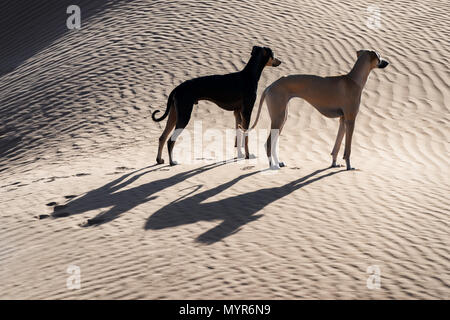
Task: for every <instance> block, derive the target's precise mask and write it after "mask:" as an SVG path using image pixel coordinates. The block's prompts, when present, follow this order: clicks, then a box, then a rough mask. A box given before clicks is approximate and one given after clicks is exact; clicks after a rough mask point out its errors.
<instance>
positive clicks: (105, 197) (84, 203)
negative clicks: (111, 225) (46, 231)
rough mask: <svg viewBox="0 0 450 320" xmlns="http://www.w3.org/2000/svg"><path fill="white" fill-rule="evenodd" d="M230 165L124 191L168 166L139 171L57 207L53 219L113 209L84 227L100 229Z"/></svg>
mask: <svg viewBox="0 0 450 320" xmlns="http://www.w3.org/2000/svg"><path fill="white" fill-rule="evenodd" d="M226 163H227V162H218V163H213V164H209V165H205V166H203V167H200V168H196V169H192V170H189V171H186V172H181V173H178V174H175V175H174V176H171V177H169V178H165V179H160V180H156V181H152V182H149V183H146V184H142V185H140V186H137V187H134V188H130V189H126V190H121V189H123V188H125V187H127V186H128V185H130V184H131V183H133V182H135V181H136V180H138V179H139V178H140V177H142V176H143V175H146V174H148V173H151V172H154V171H157V170H159V169H160V168H165V167H168V166H164V167H158V168H155V167H156V165H153V166H149V167H146V168H142V169H139V170H135V171H133V172H130V173H127V174H124V175H122V176H121V177H120V178H117V179H115V180H114V181H112V182H110V183H108V184H106V185H104V186H102V187H100V188H98V189H95V190H92V191H89V192H88V193H86V194H84V195H83V196H81V197H77V198H75V199H73V200H71V201H69V202H67V203H66V204H65V205H60V206H55V207H54V209H53V213H52V215H51V216H52V217H53V218H62V217H67V216H71V215H75V214H81V213H84V212H87V211H90V210H96V209H102V208H108V207H112V208H110V209H109V210H106V211H105V212H102V213H100V214H98V215H97V216H95V217H94V218H92V219H89V220H88V221H87V222H86V223H85V224H83V226H85V227H87V226H96V225H100V224H103V223H106V222H110V221H112V220H114V219H116V218H118V217H119V216H120V215H121V214H123V213H125V212H127V211H129V210H131V209H133V208H134V207H136V206H138V205H140V204H142V203H145V202H148V201H151V200H154V199H156V198H157V197H156V196H153V194H155V193H157V192H159V191H162V190H164V189H166V188H169V187H171V186H174V185H176V184H178V183H180V182H182V181H185V180H186V179H189V178H191V177H193V176H195V175H197V174H200V173H202V172H205V171H208V170H211V169H214V168H217V167H219V166H221V165H224V164H226ZM140 171H141V172H140ZM138 172H139V173H138Z"/></svg>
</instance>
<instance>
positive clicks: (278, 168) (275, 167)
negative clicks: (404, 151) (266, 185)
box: [270, 164, 280, 170]
mask: <svg viewBox="0 0 450 320" xmlns="http://www.w3.org/2000/svg"><path fill="white" fill-rule="evenodd" d="M270 170H280V166H279V165H278V164H273V165H271V166H270Z"/></svg>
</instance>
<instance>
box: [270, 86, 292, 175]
mask: <svg viewBox="0 0 450 320" xmlns="http://www.w3.org/2000/svg"><path fill="white" fill-rule="evenodd" d="M288 101H289V99H288V98H286V97H284V96H278V97H277V96H272V95H271V94H270V93H269V94H267V96H266V103H267V107H268V109H269V115H270V118H271V120H272V122H271V125H270V129H271V130H270V134H269V137H268V138H267V142H266V145H265V147H266V151H267V157H268V158H269V166H270V167H271V168H272V169H278V168H280V167H284V166H285V164H284V163H283V162H280V161H279V159H278V152H277V146H278V140H279V136H280V134H281V130H282V129H283V127H284V124H285V123H286V119H287V115H288V109H287V104H288Z"/></svg>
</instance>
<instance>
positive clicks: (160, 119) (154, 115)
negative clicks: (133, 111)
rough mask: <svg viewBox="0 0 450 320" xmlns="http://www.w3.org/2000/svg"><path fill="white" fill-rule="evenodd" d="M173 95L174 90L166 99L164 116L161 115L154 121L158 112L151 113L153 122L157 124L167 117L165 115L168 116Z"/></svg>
mask: <svg viewBox="0 0 450 320" xmlns="http://www.w3.org/2000/svg"><path fill="white" fill-rule="evenodd" d="M174 94H175V90H173V91H172V92H171V93H170V95H169V98H168V99H167V107H166V111H165V112H164V114H163V115H162V117H161V118H159V119H156V114H157V113H158V112H159V111H160V110H155V111H153V113H152V119H153V121H156V122H159V121H162V120H164V119H165V118H166V117H167V115H168V114H169V111H170V108H171V107H172V105H173V96H174Z"/></svg>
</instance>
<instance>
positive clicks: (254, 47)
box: [252, 46, 259, 56]
mask: <svg viewBox="0 0 450 320" xmlns="http://www.w3.org/2000/svg"><path fill="white" fill-rule="evenodd" d="M258 49H259V47H258V46H253V49H252V56H254V55H255V54H256V53H257V52H258Z"/></svg>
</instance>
